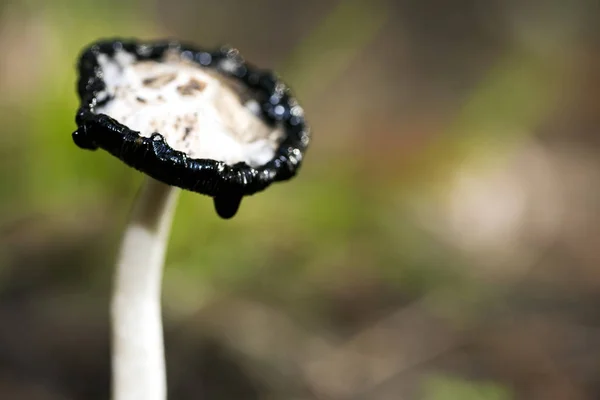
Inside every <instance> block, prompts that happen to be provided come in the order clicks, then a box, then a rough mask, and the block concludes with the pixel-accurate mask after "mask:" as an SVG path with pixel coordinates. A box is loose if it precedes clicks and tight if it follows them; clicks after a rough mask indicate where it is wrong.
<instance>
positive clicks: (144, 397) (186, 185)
mask: <svg viewBox="0 0 600 400" xmlns="http://www.w3.org/2000/svg"><path fill="white" fill-rule="evenodd" d="M78 71H79V82H78V87H77V89H78V94H79V98H80V101H81V103H80V107H79V110H78V112H77V116H76V123H77V126H78V128H77V130H76V131H75V132H74V133H73V140H74V141H75V143H76V144H77V145H78V146H79V147H81V148H84V149H90V150H95V149H97V148H102V149H104V150H106V151H108V152H109V153H110V154H112V155H113V156H115V157H117V158H119V159H121V160H122V161H123V162H125V163H126V164H127V165H129V166H132V167H134V168H136V169H137V170H139V171H141V172H143V173H145V174H146V175H147V178H146V180H145V182H144V184H143V186H142V189H141V191H140V192H139V194H138V198H137V201H136V203H135V205H134V208H133V211H132V214H131V217H130V222H129V224H128V226H127V228H126V230H125V234H124V237H123V240H122V243H121V249H120V253H119V255H118V259H117V263H116V264H117V265H116V273H115V283H114V289H113V298H112V305H111V311H112V312H111V318H112V346H113V347H112V378H113V381H112V382H113V388H112V397H113V400H138V399H139V400H162V399H165V398H166V378H165V365H164V348H163V338H162V322H161V309H160V287H161V279H162V270H163V264H164V258H165V250H166V245H167V240H168V236H169V231H170V227H171V223H172V218H173V214H174V211H175V206H176V203H177V195H178V193H179V191H180V190H179V188H181V189H186V190H190V191H194V192H198V193H201V194H204V195H208V196H211V197H213V200H214V206H215V209H216V212H217V214H218V215H219V216H221V217H222V218H231V217H233V216H234V215H235V214H236V212H237V210H238V208H239V205H240V202H241V200H242V198H243V197H244V196H248V195H252V194H254V193H257V192H259V191H262V190H264V189H265V188H267V187H268V186H269V185H270V184H271V183H273V182H278V181H284V180H288V179H290V178H292V177H293V176H294V175H295V174H296V172H297V171H298V168H299V167H300V164H301V162H302V159H303V156H304V152H305V150H306V148H307V146H308V142H309V137H310V136H309V131H308V128H307V127H306V125H305V123H304V112H303V110H302V108H301V107H300V106H299V105H298V102H297V101H296V100H295V98H294V97H293V96H292V94H291V93H290V91H289V89H288V88H287V86H286V85H285V84H284V83H282V82H281V81H280V80H279V78H278V77H277V76H275V75H274V74H273V73H272V72H270V71H265V70H260V69H257V68H255V67H253V66H251V65H250V64H248V63H246V62H245V61H244V60H243V58H242V56H241V55H240V54H239V52H238V51H237V50H235V49H231V48H221V49H219V50H217V51H204V50H200V49H197V48H195V47H193V46H189V45H185V44H182V43H179V42H175V41H159V42H138V41H134V40H103V41H98V42H96V43H93V44H92V45H90V46H89V47H87V48H86V49H85V50H84V51H83V52H82V54H81V56H80V59H79V64H78Z"/></svg>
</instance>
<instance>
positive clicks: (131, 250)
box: [112, 178, 180, 400]
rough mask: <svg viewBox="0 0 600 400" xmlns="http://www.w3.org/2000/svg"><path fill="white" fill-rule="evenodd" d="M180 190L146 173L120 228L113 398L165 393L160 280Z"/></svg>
mask: <svg viewBox="0 0 600 400" xmlns="http://www.w3.org/2000/svg"><path fill="white" fill-rule="evenodd" d="M179 192H180V190H179V189H177V188H174V187H172V186H169V185H166V184H164V183H161V182H158V181H156V180H154V179H152V178H146V180H145V182H144V184H143V186H142V189H141V191H140V193H139V195H138V198H137V200H136V203H135V205H134V208H133V210H132V213H131V219H130V222H129V224H128V226H127V228H126V230H125V235H124V237H123V242H122V244H121V250H120V253H119V256H118V259H117V265H116V272H115V282H114V291H113V298H112V399H113V400H165V399H166V396H167V394H166V386H167V385H166V373H165V356H164V345H163V328H162V317H161V281H162V274H163V265H164V261H165V251H166V248H167V242H168V237H169V233H170V230H171V225H172V220H173V215H174V212H175V206H176V204H177V197H178V194H179Z"/></svg>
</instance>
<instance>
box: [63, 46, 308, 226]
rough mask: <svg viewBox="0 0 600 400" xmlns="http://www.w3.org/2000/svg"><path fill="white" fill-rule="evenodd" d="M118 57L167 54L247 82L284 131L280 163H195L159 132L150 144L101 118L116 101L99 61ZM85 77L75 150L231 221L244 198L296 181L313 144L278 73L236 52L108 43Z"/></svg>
mask: <svg viewBox="0 0 600 400" xmlns="http://www.w3.org/2000/svg"><path fill="white" fill-rule="evenodd" d="M116 51H125V52H127V53H129V54H131V55H133V56H134V57H135V58H136V60H138V61H143V60H155V61H161V60H162V59H163V56H164V55H165V54H166V53H167V52H175V53H177V54H179V55H180V56H181V57H182V58H184V59H187V60H189V61H191V62H194V63H197V64H198V65H199V66H202V67H205V68H211V69H214V70H215V71H218V72H219V73H221V74H223V75H226V76H230V77H232V78H234V79H237V80H239V81H241V82H242V83H243V84H244V85H246V86H247V87H248V88H250V89H252V90H254V91H255V93H257V97H258V98H257V99H256V100H257V101H258V102H259V104H260V105H261V109H262V116H263V119H264V120H265V121H266V122H267V123H268V124H269V125H272V126H275V125H276V124H280V125H281V127H282V129H283V131H284V135H283V140H282V141H281V143H280V144H279V147H278V148H277V149H276V151H275V156H274V157H273V158H272V159H271V160H270V161H269V162H267V163H266V164H264V165H263V166H261V167H258V168H253V167H251V166H249V165H248V164H246V163H244V162H240V163H237V164H234V165H227V164H225V163H224V162H221V161H216V160H211V159H194V158H191V157H188V156H187V155H186V154H185V153H183V152H181V151H177V150H174V149H173V148H172V147H170V146H169V145H168V144H167V143H166V141H165V139H164V137H163V136H162V135H161V134H160V133H158V132H156V133H153V134H152V135H151V137H149V138H146V137H143V136H141V135H140V133H139V132H136V131H133V130H131V129H129V128H128V127H127V126H125V125H123V124H121V123H119V122H118V121H116V120H114V119H113V118H110V117H109V116H107V115H104V114H96V113H94V108H95V107H98V106H101V105H103V104H106V102H108V101H110V100H111V99H110V98H106V99H103V100H102V101H100V100H99V99H98V94H99V93H101V92H102V91H104V89H105V83H104V80H103V76H102V69H101V68H100V65H99V62H98V57H99V56H100V55H101V54H105V55H107V56H109V57H112V56H113V55H114V54H115V52H116ZM225 64H227V66H226V68H224V66H225ZM78 71H79V81H78V83H77V92H78V95H79V98H80V102H81V103H80V107H79V110H78V111H77V116H76V118H75V122H76V123H77V130H76V131H75V132H73V140H74V142H75V144H77V146H79V147H81V148H83V149H90V150H96V149H97V148H98V147H100V148H102V149H104V150H106V151H108V152H109V153H110V154H112V155H113V156H115V157H117V158H119V159H121V160H122V161H123V162H125V163H126V164H127V165H129V166H131V167H133V168H135V169H137V170H139V171H141V172H143V173H145V174H147V175H149V176H151V177H152V178H154V179H157V180H159V181H161V182H164V183H166V184H169V185H172V186H177V187H180V188H182V189H186V190H190V191H193V192H197V193H201V194H204V195H208V196H211V197H213V198H214V202H215V208H216V210H217V213H218V214H219V215H220V216H221V217H223V218H230V217H232V216H233V215H234V214H235V213H236V211H237V208H238V207H239V204H240V201H241V199H242V197H243V196H248V195H252V194H254V193H257V192H260V191H262V190H264V189H265V188H267V187H268V186H269V185H270V184H271V183H273V182H278V181H284V180H288V179H290V178H292V177H293V176H294V175H296V173H297V171H298V169H299V168H300V165H301V163H302V158H303V156H304V152H305V151H306V148H307V146H308V143H309V141H310V133H309V128H308V127H307V125H306V124H305V121H304V116H303V112H302V109H301V108H300V106H299V105H298V102H297V101H296V99H295V98H294V97H293V95H292V94H291V92H290V90H289V88H288V87H287V86H286V85H285V84H284V83H283V82H281V80H280V79H279V78H278V77H277V76H276V75H275V74H274V73H273V72H271V71H268V70H261V69H258V68H256V67H254V66H252V65H250V64H248V63H246V62H245V61H244V59H243V58H242V57H241V55H240V54H239V52H238V51H237V50H236V49H232V48H225V47H224V48H221V49H219V50H217V51H205V50H201V49H198V48H196V47H194V46H189V45H186V44H183V43H180V42H177V41H155V42H138V41H135V40H120V39H116V40H100V41H97V42H95V43H93V44H91V45H90V46H88V47H87V48H86V49H84V50H83V52H82V54H81V56H80V58H79V63H78Z"/></svg>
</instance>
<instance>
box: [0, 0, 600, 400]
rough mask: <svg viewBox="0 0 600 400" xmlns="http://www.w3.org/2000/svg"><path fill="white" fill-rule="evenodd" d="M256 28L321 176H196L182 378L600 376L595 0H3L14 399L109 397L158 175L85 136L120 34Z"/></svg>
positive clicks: (3, 138) (270, 394) (182, 296)
mask: <svg viewBox="0 0 600 400" xmlns="http://www.w3.org/2000/svg"><path fill="white" fill-rule="evenodd" d="M113 36H124V37H138V38H146V39H148V38H163V37H174V38H178V39H182V40H187V41H191V42H193V43H196V44H197V45H199V46H202V47H207V48H213V47H216V46H219V45H221V44H230V45H232V46H235V47H238V48H239V49H240V51H241V53H242V54H243V55H244V56H245V57H246V59H248V60H250V61H251V62H253V63H255V64H257V65H260V66H264V67H268V68H273V69H275V70H277V71H278V72H279V74H280V75H281V76H282V77H283V78H284V80H285V81H287V82H288V83H289V84H290V85H291V86H292V88H293V89H294V91H295V93H296V94H297V96H298V98H299V100H300V102H301V104H303V106H304V107H305V110H306V115H307V119H308V121H309V123H310V124H311V126H312V128H313V142H312V146H311V148H310V149H309V152H308V154H307V157H306V159H305V164H304V166H303V169H302V171H301V173H300V174H299V176H298V177H297V178H295V179H294V180H292V181H290V182H287V183H283V184H277V185H274V186H272V187H271V188H269V189H268V190H267V191H265V192H264V193H261V194H258V195H256V196H253V197H251V198H247V199H245V200H244V202H243V204H242V207H241V210H240V212H239V213H238V215H237V216H236V217H235V218H234V219H233V220H230V221H224V220H221V219H219V218H218V217H217V215H216V213H215V212H214V210H213V206H212V201H211V199H210V198H208V197H204V196H200V195H196V194H193V193H183V196H182V197H181V202H180V206H179V208H178V211H177V215H176V218H175V222H174V227H173V234H172V240H171V243H170V247H169V251H168V259H167V268H166V271H165V282H164V310H165V311H164V313H165V315H164V318H165V331H166V342H167V344H166V346H167V359H168V374H169V391H170V399H181V400H184V399H210V400H221V399H222V400H237V399H239V400H253V399H269V400H279V399H281V400H387V399H390V400H397V399H409V400H411V399H423V400H471V399H491V400H507V399H527V400H530V399H531V400H536V399H543V400H549V399H551V400H553V399H567V400H579V399H598V398H600V311H599V310H600V269H599V267H600V157H599V156H600V135H599V132H598V130H599V128H600V40H599V39H598V38H600V6H599V5H598V3H597V2H596V1H593V0H572V1H569V2H567V1H559V0H555V1H552V0H547V1H542V0H540V1H527V2H525V1H518V0H505V1H502V0H487V1H477V0H455V1H451V2H447V1H442V0H398V1H393V0H388V1H385V0H371V1H369V0H340V1H333V0H304V1H281V0H252V1H241V0H238V1H236V0H218V1H217V0H210V1H208V0H207V1H201V0H196V1H194V0H168V1H167V0H147V1H144V0H128V1H123V0H105V1H103V2H99V1H91V0H56V1H53V2H47V1H42V0H3V1H0V94H1V96H0V121H1V124H0V183H1V184H0V399H9V400H10V399H20V400H55V399H56V400H58V399H61V400H62V399H73V400H77V399H82V400H83V399H87V400H90V399H91V400H93V399H99V400H100V399H102V400H104V399H107V398H108V397H109V379H110V373H109V371H110V370H109V343H108V337H109V325H108V301H109V293H110V285H111V273H112V270H113V262H114V259H115V254H116V250H117V248H118V242H119V239H120V235H121V232H122V230H123V227H124V225H125V223H126V220H127V214H128V211H129V209H130V207H131V204H132V201H133V199H134V196H135V193H136V191H137V189H138V188H139V186H140V183H141V180H142V176H141V174H139V173H137V172H135V171H133V170H132V169H130V168H127V167H125V165H124V164H122V163H121V162H120V161H118V160H117V159H115V158H113V157H111V156H109V155H108V154H107V153H106V152H103V151H97V152H89V151H83V150H80V149H79V148H77V147H76V146H75V145H74V144H73V142H72V140H71V132H72V131H73V130H74V129H75V123H74V115H75V110H76V108H77V106H78V100H77V98H76V95H75V81H76V74H75V63H76V59H77V56H78V54H79V52H80V50H81V49H82V48H83V47H84V46H85V45H87V44H88V43H89V42H91V41H94V40H96V39H98V38H101V37H113Z"/></svg>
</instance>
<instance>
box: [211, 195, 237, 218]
mask: <svg viewBox="0 0 600 400" xmlns="http://www.w3.org/2000/svg"><path fill="white" fill-rule="evenodd" d="M241 202H242V196H239V195H227V196H216V197H215V198H214V203H215V210H216V211H217V214H219V217H221V218H223V219H229V218H231V217H233V216H234V215H235V213H237V210H238V209H239V208H240V203H241Z"/></svg>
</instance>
